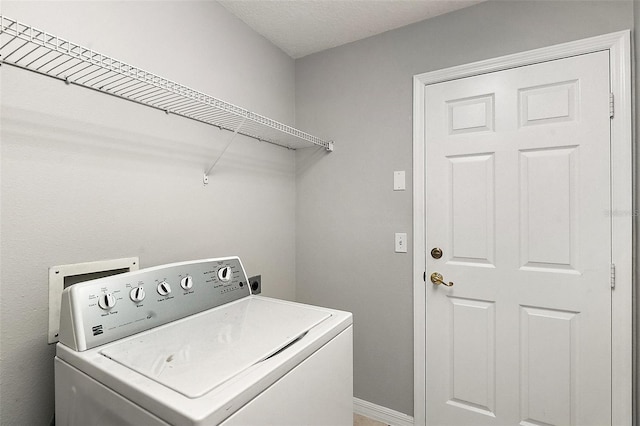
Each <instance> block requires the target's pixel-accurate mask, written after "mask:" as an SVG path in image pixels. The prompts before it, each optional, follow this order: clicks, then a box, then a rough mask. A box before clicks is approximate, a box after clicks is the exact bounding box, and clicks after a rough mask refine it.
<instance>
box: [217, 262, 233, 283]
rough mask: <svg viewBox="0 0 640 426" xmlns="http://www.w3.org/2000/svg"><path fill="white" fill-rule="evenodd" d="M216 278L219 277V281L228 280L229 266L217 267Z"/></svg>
mask: <svg viewBox="0 0 640 426" xmlns="http://www.w3.org/2000/svg"><path fill="white" fill-rule="evenodd" d="M218 278H220V281H224V282H227V281H229V280H230V279H231V267H230V266H223V267H222V268H220V269H218Z"/></svg>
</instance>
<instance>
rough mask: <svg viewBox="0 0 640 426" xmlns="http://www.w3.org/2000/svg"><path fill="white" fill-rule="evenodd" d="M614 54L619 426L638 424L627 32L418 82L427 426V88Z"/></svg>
mask: <svg viewBox="0 0 640 426" xmlns="http://www.w3.org/2000/svg"><path fill="white" fill-rule="evenodd" d="M602 50H608V51H609V53H610V75H611V92H612V93H613V96H614V100H615V115H614V117H613V118H612V120H611V164H612V167H611V210H612V211H611V217H612V253H611V256H612V259H613V263H614V264H615V283H616V286H615V289H614V290H613V291H612V302H611V303H612V307H611V308H612V309H611V315H612V318H611V325H612V333H611V339H612V346H611V347H612V354H611V355H612V357H611V362H612V406H611V410H612V424H614V425H622V424H632V419H633V384H634V378H633V340H634V339H633V312H634V306H633V290H632V287H633V266H634V265H633V253H634V250H635V248H634V247H633V221H634V217H635V215H634V211H633V208H634V205H633V190H634V185H633V159H634V156H633V154H634V152H633V143H632V141H633V127H632V126H633V116H632V107H631V103H632V91H631V77H632V76H631V32H630V31H621V32H616V33H611V34H606V35H602V36H597V37H592V38H588V39H584V40H578V41H573V42H569V43H564V44H559V45H555V46H550V47H544V48H541V49H535V50H531V51H527V52H522V53H516V54H513V55H508V56H502V57H499V58H494V59H488V60H484V61H480V62H474V63H470V64H465V65H460V66H455V67H452V68H447V69H442V70H437V71H432V72H428V73H424V74H418V75H415V76H414V77H413V265H414V266H413V312H414V314H413V317H414V318H413V334H414V363H413V368H414V419H415V424H416V425H424V424H425V423H426V362H425V361H426V346H425V345H426V337H425V332H424V330H425V327H426V316H427V312H426V299H425V296H426V289H425V286H426V283H425V282H424V280H423V273H424V272H425V271H426V263H425V262H426V255H427V247H426V199H425V194H426V192H425V188H426V187H425V182H426V181H425V179H426V170H425V164H426V146H425V144H426V140H425V135H426V124H425V120H424V118H425V117H424V114H425V98H426V95H425V93H426V86H427V85H430V84H435V83H441V82H445V81H450V80H456V79H459V78H464V77H471V76H475V75H479V74H486V73H490V72H495V71H502V70H506V69H510V68H515V67H520V66H525V65H532V64H535V63H539V62H546V61H551V60H555V59H562V58H566V57H570V56H575V55H581V54H586V53H593V52H597V51H602Z"/></svg>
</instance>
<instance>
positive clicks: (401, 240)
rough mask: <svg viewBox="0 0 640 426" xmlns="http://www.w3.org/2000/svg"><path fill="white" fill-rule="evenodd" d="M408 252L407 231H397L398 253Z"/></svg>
mask: <svg viewBox="0 0 640 426" xmlns="http://www.w3.org/2000/svg"><path fill="white" fill-rule="evenodd" d="M406 252H407V234H406V233H405V232H396V253H406Z"/></svg>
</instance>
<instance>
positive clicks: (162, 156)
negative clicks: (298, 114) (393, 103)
mask: <svg viewBox="0 0 640 426" xmlns="http://www.w3.org/2000/svg"><path fill="white" fill-rule="evenodd" d="M2 13H4V14H6V15H7V16H9V17H12V18H15V19H18V20H20V21H23V22H26V23H29V24H31V25H33V26H36V27H38V28H41V29H45V30H47V31H49V32H51V33H53V34H56V35H59V36H61V37H65V38H68V39H70V40H72V41H74V42H77V43H79V44H82V45H85V46H87V47H91V48H93V49H95V50H96V51H99V52H101V53H105V54H110V55H112V56H114V57H116V58H118V59H121V60H124V61H126V62H129V63H131V64H133V65H136V66H139V67H141V68H143V69H147V70H149V71H152V72H155V73H157V74H159V75H161V76H164V77H168V78H171V79H174V80H176V81H178V82H180V83H183V84H186V85H188V86H191V87H193V88H195V89H198V90H201V91H203V92H205V93H208V94H211V95H214V96H217V97H219V98H221V99H224V100H226V101H229V102H232V103H235V104H237V105H240V106H243V107H245V108H248V109H250V110H253V111H255V112H258V113H262V114H265V115H267V116H269V117H272V118H274V119H277V120H281V121H284V122H287V123H289V124H293V119H294V61H293V60H292V59H291V58H289V57H288V56H286V55H285V54H284V53H283V52H282V51H280V50H279V49H277V48H276V47H274V46H273V45H271V44H270V43H269V42H267V41H266V40H265V39H264V38H262V37H261V36H259V35H257V34H256V33H255V32H253V31H251V30H249V29H248V27H246V26H245V25H244V24H243V23H242V22H241V21H239V20H238V19H236V18H235V17H233V16H232V15H230V14H229V13H228V12H227V11H226V10H225V9H224V8H222V7H221V6H220V5H218V4H217V3H215V2H211V1H208V2H186V1H176V2H165V1H158V2H42V3H36V2H7V1H3V3H2ZM0 82H1V95H0V96H1V97H0V103H1V109H0V115H1V120H0V124H1V132H0V144H1V151H0V158H1V161H0V167H1V175H0V176H1V181H0V182H1V187H0V191H1V192H0V194H1V197H2V200H1V201H2V211H1V214H2V216H1V221H0V260H1V264H2V269H1V276H0V280H1V284H2V289H1V291H0V307H1V312H0V315H1V318H0V333H1V337H0V345H1V347H0V384H1V385H0V386H1V388H0V407H2V408H1V410H2V411H1V413H0V424H2V425H46V424H48V423H49V421H50V419H51V416H52V415H53V410H54V409H53V401H54V392H53V389H54V386H53V384H54V381H53V380H54V379H53V356H54V347H53V346H48V345H47V319H48V301H47V298H48V290H47V289H48V287H47V278H48V273H47V268H48V267H50V266H53V265H59V264H67V263H76V262H85V261H93V260H100V259H110V258H119V257H125V256H135V255H137V256H140V263H141V266H142V267H147V266H153V265H157V264H161V263H165V262H173V261H180V260H189V259H197V258H206V257H215V256H225V255H239V256H240V257H241V258H242V260H243V262H244V265H245V268H246V269H247V272H248V273H249V274H256V273H260V274H262V283H263V285H264V289H263V294H264V295H267V296H274V297H279V298H284V299H294V298H295V282H294V278H295V269H294V261H295V254H294V250H295V237H294V233H295V229H294V222H295V217H294V214H295V209H294V204H295V164H294V162H295V156H294V154H293V153H292V152H290V151H287V150H285V149H282V148H278V147H275V146H272V145H269V144H263V143H259V142H257V141H254V140H252V139H248V138H245V137H238V138H237V139H236V141H235V142H234V144H233V145H232V146H231V147H230V148H229V150H228V151H227V153H226V154H225V155H224V157H223V158H222V160H221V161H220V162H219V163H218V165H217V166H216V168H215V169H214V170H213V172H212V174H211V178H210V183H209V186H208V187H203V185H202V173H203V170H204V168H205V167H207V166H208V165H210V164H211V162H212V161H213V160H215V158H216V157H217V155H219V154H220V152H221V149H222V147H223V146H224V145H225V143H226V142H227V140H228V138H229V136H230V133H229V132H225V131H219V130H217V129H215V128H211V127H209V126H206V125H203V124H200V123H196V122H192V121H190V120H185V119H181V118H178V117H175V116H171V115H169V116H167V115H165V114H164V113H162V112H160V111H156V110H153V109H150V108H146V107H142V106H139V105H136V104H133V103H130V102H126V101H122V100H119V99H116V98H113V97H109V96H105V95H101V94H98V93H95V92H92V91H90V90H86V89H82V88H79V87H75V86H66V85H65V84H64V83H62V82H60V81H57V80H53V79H50V78H47V77H41V76H38V75H36V74H33V73H29V72H25V71H22V70H18V69H15V68H11V67H9V66H4V65H3V66H2V67H1V68H0Z"/></svg>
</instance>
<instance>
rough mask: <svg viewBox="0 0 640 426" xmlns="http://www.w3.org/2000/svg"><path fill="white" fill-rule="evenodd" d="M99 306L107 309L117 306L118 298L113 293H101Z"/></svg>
mask: <svg viewBox="0 0 640 426" xmlns="http://www.w3.org/2000/svg"><path fill="white" fill-rule="evenodd" d="M98 306H100V308H101V309H103V310H105V311H108V310H109V309H111V308H113V307H114V306H116V298H115V297H114V296H113V293H105V294H103V295H101V296H100V299H98Z"/></svg>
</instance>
